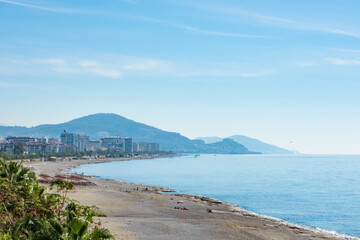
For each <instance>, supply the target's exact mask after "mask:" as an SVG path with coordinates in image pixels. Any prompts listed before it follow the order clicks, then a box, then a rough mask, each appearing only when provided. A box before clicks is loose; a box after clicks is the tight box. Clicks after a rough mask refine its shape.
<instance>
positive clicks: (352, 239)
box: [231, 204, 360, 240]
mask: <svg viewBox="0 0 360 240" xmlns="http://www.w3.org/2000/svg"><path fill="white" fill-rule="evenodd" d="M231 205H233V206H234V207H235V208H236V209H238V211H239V212H245V213H246V214H248V215H252V216H257V217H260V218H264V219H269V220H272V221H275V222H278V223H280V224H283V225H285V226H289V227H295V228H301V229H305V230H309V231H313V232H316V233H324V234H328V235H330V236H332V237H336V238H339V239H349V240H360V238H358V237H354V236H349V235H346V234H341V233H338V232H336V231H331V230H326V229H322V228H318V227H316V228H313V227H309V226H306V225H301V224H296V223H292V222H288V221H285V220H283V219H281V218H277V217H271V216H267V215H263V214H259V213H255V212H251V211H249V210H246V209H245V208H242V207H240V206H237V205H235V204H231Z"/></svg>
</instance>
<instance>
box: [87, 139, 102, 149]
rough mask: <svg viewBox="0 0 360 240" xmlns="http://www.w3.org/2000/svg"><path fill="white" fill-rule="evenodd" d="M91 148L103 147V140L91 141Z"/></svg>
mask: <svg viewBox="0 0 360 240" xmlns="http://www.w3.org/2000/svg"><path fill="white" fill-rule="evenodd" d="M89 148H90V149H89V150H90V151H97V150H101V149H102V144H101V141H89Z"/></svg>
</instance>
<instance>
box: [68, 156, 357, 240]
mask: <svg viewBox="0 0 360 240" xmlns="http://www.w3.org/2000/svg"><path fill="white" fill-rule="evenodd" d="M75 171H76V172H78V173H82V172H84V173H85V174H90V175H96V176H99V177H100V178H107V179H117V180H122V181H128V182H135V183H141V184H147V185H155V186H162V187H167V188H171V189H175V190H178V191H180V192H182V193H187V194H195V195H202V196H207V197H213V198H217V199H220V200H222V201H225V202H229V203H233V204H236V205H238V206H240V207H243V208H245V209H247V210H249V211H252V212H255V213H259V214H263V215H268V216H273V217H277V218H281V219H283V220H286V221H289V222H292V223H296V224H301V225H306V226H310V227H314V228H316V227H318V228H323V229H327V230H333V231H336V232H338V233H341V234H347V235H352V236H358V237H360V156H359V155H351V156H343V155H201V156H199V157H194V156H193V155H192V156H184V157H176V158H161V159H152V160H137V161H126V162H110V163H102V164H94V165H84V166H82V167H80V168H78V169H76V170H75Z"/></svg>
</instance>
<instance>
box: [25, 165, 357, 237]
mask: <svg viewBox="0 0 360 240" xmlns="http://www.w3.org/2000/svg"><path fill="white" fill-rule="evenodd" d="M124 160H130V159H96V160H90V161H89V160H70V161H68V160H65V161H56V162H27V163H25V164H26V165H27V166H30V167H31V168H32V170H33V171H34V172H35V173H36V174H37V176H38V177H39V179H44V177H41V176H44V175H47V176H50V177H53V176H55V175H61V176H65V175H66V176H71V175H73V176H75V175H76V174H67V172H68V171H69V170H71V169H73V168H76V167H78V166H80V165H83V164H91V163H100V162H107V161H124ZM149 161H151V160H149ZM76 176H79V177H80V178H83V180H81V179H80V180H79V181H78V182H80V183H81V184H80V185H76V186H75V190H73V191H71V192H70V193H69V197H70V198H73V199H76V200H78V201H79V202H80V203H81V204H83V205H96V206H98V207H99V211H100V212H102V213H105V214H107V216H108V217H104V218H101V221H102V222H103V224H104V226H105V227H107V228H109V230H110V231H111V233H112V234H113V235H114V236H115V237H116V239H126V240H128V239H129V240H131V239H141V240H150V239H164V240H165V239H166V240H167V239H173V240H176V239H214V240H215V239H216V240H220V239H243V240H260V239H274V240H282V239H284V240H285V239H299V240H303V239H304V240H305V239H313V240H315V239H339V237H336V236H332V235H330V234H327V233H318V232H314V231H311V230H307V229H302V228H299V227H296V226H288V225H285V224H283V223H280V222H277V221H275V220H271V219H266V218H262V217H259V216H255V215H252V214H250V213H248V212H246V211H242V210H241V209H238V208H236V207H235V206H233V205H231V204H228V203H223V202H220V201H218V200H215V199H210V198H204V197H200V196H191V195H185V194H178V193H171V194H169V193H162V192H163V191H169V189H163V188H160V187H154V186H146V185H139V184H134V183H127V182H121V181H115V180H104V179H96V178H93V177H91V176H83V175H76ZM75 179H76V177H75ZM186 209H187V210H186ZM208 209H211V210H212V212H211V213H209V212H208V211H207V210H208ZM354 239H355V238H354Z"/></svg>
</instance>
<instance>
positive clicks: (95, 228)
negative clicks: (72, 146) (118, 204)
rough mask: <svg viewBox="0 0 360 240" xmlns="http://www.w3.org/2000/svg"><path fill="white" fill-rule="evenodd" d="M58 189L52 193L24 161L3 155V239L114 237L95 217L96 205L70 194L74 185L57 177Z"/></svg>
mask: <svg viewBox="0 0 360 240" xmlns="http://www.w3.org/2000/svg"><path fill="white" fill-rule="evenodd" d="M51 186H52V187H55V188H56V189H57V193H48V192H47V191H46V188H45V187H43V186H40V185H39V183H38V181H37V179H36V176H35V174H34V173H33V172H31V171H30V170H29V169H28V168H26V167H24V166H23V165H22V163H21V162H5V161H4V160H3V159H0V240H13V239H21V240H22V239H30V240H42V239H59V240H96V239H113V236H112V235H111V234H110V232H109V231H108V230H107V229H105V228H101V223H100V222H97V223H96V222H95V221H94V219H93V217H94V216H99V214H98V213H97V212H96V210H97V208H96V207H95V206H82V205H80V204H78V203H77V202H76V201H74V200H70V199H68V198H67V192H68V191H69V190H71V189H73V188H74V186H73V185H72V184H70V183H68V182H64V181H62V180H60V179H55V180H54V181H53V182H52V183H51Z"/></svg>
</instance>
